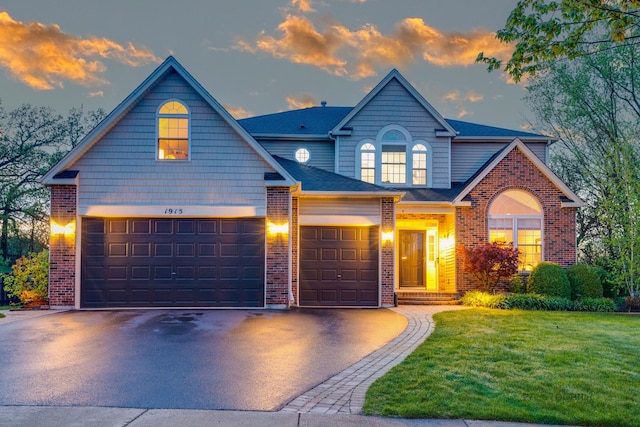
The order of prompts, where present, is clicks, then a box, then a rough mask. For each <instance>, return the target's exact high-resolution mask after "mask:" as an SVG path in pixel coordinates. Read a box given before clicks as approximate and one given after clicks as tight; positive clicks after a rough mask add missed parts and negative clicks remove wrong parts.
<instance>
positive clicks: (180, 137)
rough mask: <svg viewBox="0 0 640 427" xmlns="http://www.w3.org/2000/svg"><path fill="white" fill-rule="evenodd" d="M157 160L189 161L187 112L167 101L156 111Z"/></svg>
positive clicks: (181, 105)
mask: <svg viewBox="0 0 640 427" xmlns="http://www.w3.org/2000/svg"><path fill="white" fill-rule="evenodd" d="M157 131H158V160H187V159H189V110H187V107H186V106H185V105H184V104H183V103H181V102H180V101H175V100H173V101H167V102H165V103H164V104H162V106H160V109H159V110H158V130H157Z"/></svg>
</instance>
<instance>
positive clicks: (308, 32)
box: [236, 0, 513, 79]
mask: <svg viewBox="0 0 640 427" xmlns="http://www.w3.org/2000/svg"><path fill="white" fill-rule="evenodd" d="M293 1H294V2H295V1H296V0H293ZM303 1H304V0H300V2H303ZM277 30H278V32H280V35H279V36H278V37H275V36H272V35H268V34H266V33H265V32H262V33H261V34H260V35H259V36H258V37H257V39H256V41H255V44H254V43H248V42H246V41H241V42H239V43H238V45H237V46H236V47H237V48H238V49H240V50H244V51H248V52H252V53H257V52H264V53H268V54H270V55H272V56H273V57H275V58H281V59H288V60H290V61H291V62H294V63H299V64H307V65H313V66H315V67H318V68H320V69H322V70H325V71H327V72H329V73H331V74H334V75H338V76H349V77H351V78H353V79H361V78H364V77H369V76H373V75H376V67H378V66H384V67H388V66H404V65H407V64H409V63H412V62H415V61H416V60H418V59H420V58H421V59H422V60H424V61H426V62H429V63H431V64H434V65H438V66H443V67H447V66H468V65H473V64H475V59H476V57H477V55H478V53H479V52H480V51H483V52H484V53H485V54H486V55H491V56H495V57H497V58H508V57H510V55H511V52H512V51H513V46H512V45H508V44H504V43H501V42H500V41H498V40H497V39H496V38H495V34H494V33H492V32H489V31H484V30H475V31H472V32H469V33H457V32H449V33H447V32H441V31H438V30H437V29H435V28H433V27H430V26H429V25H427V24H425V22H424V21H423V20H422V18H405V19H403V20H402V21H400V22H399V23H397V24H396V29H395V31H394V32H393V33H392V34H389V35H385V34H383V33H381V32H380V31H379V30H378V29H377V27H376V26H375V25H372V24H365V25H363V26H362V27H361V28H359V29H357V30H351V29H349V28H347V27H345V26H343V25H341V24H340V23H331V24H327V25H326V26H325V28H323V29H322V30H318V29H316V27H315V25H314V23H313V22H312V21H310V20H309V19H307V18H306V17H303V16H295V15H291V14H290V15H287V16H286V17H285V19H284V21H283V22H282V23H280V25H278V27H277Z"/></svg>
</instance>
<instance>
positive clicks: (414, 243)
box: [399, 230, 425, 288]
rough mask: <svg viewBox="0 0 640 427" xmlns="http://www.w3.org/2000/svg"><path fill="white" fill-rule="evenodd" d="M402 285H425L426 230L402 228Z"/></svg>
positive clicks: (400, 234)
mask: <svg viewBox="0 0 640 427" xmlns="http://www.w3.org/2000/svg"><path fill="white" fill-rule="evenodd" d="M399 237H400V287H403V288H408V287H412V288H415V287H420V288H423V287H424V265H425V256H424V255H425V254H424V249H425V245H424V237H425V233H424V231H413V230H400V232H399Z"/></svg>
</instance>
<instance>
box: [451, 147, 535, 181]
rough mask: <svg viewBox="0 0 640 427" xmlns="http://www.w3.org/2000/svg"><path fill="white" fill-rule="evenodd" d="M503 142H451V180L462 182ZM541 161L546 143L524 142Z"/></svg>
mask: <svg viewBox="0 0 640 427" xmlns="http://www.w3.org/2000/svg"><path fill="white" fill-rule="evenodd" d="M505 145H507V144H505V143H502V142H501V143H497V142H496V143H493V142H458V143H456V142H455V141H454V142H453V143H452V144H451V180H452V181H453V182H464V181H466V180H467V179H469V178H470V177H471V176H472V175H473V174H474V173H476V171H477V170H478V169H480V168H481V167H482V166H483V165H484V164H485V163H486V162H487V161H488V160H489V159H490V158H491V156H493V155H494V154H496V153H497V152H498V151H499V150H500V149H502V148H503V147H504V146H505ZM526 145H527V147H529V148H530V149H531V151H533V153H534V154H535V155H536V156H538V157H539V158H540V159H541V160H542V161H545V160H546V156H545V153H546V143H526Z"/></svg>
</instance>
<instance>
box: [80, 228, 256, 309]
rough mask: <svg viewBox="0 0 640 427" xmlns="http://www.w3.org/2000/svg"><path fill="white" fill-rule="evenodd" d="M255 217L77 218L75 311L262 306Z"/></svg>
mask: <svg viewBox="0 0 640 427" xmlns="http://www.w3.org/2000/svg"><path fill="white" fill-rule="evenodd" d="M264 242H265V226H264V219H262V218H244V219H215V218H206V219H193V218H84V219H83V221H82V248H81V251H82V254H81V275H82V276H81V277H82V286H81V306H82V307H84V308H101V307H263V306H264V276H265V273H264V271H265V270H264V263H265V261H264V259H265V252H264V250H265V249H264Z"/></svg>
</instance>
